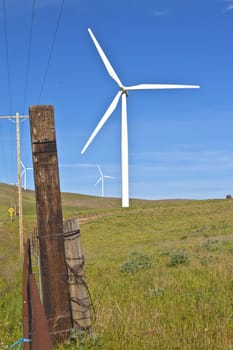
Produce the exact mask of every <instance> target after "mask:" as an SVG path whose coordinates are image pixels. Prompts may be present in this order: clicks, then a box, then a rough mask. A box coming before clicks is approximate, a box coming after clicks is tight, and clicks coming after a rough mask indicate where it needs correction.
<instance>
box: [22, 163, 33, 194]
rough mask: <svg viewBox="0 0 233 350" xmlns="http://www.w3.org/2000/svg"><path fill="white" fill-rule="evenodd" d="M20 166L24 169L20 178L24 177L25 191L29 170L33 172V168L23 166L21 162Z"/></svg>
mask: <svg viewBox="0 0 233 350" xmlns="http://www.w3.org/2000/svg"><path fill="white" fill-rule="evenodd" d="M20 164H21V166H22V168H23V171H22V172H21V174H20V176H21V177H22V176H23V175H24V185H23V188H24V191H26V190H27V170H33V169H32V168H27V167H25V165H24V164H23V162H22V161H20Z"/></svg>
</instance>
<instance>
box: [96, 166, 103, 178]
mask: <svg viewBox="0 0 233 350" xmlns="http://www.w3.org/2000/svg"><path fill="white" fill-rule="evenodd" d="M97 168H98V169H99V173H100V176H101V177H103V175H104V174H103V172H102V170H101V167H100V166H99V165H97Z"/></svg>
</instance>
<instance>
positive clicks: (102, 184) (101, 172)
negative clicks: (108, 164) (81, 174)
mask: <svg viewBox="0 0 233 350" xmlns="http://www.w3.org/2000/svg"><path fill="white" fill-rule="evenodd" d="M97 168H98V170H99V173H100V177H99V178H98V180H97V181H96V183H95V185H97V184H98V183H99V182H100V181H101V196H102V197H104V179H114V177H112V176H108V175H104V174H103V171H102V170H101V168H100V166H99V165H97Z"/></svg>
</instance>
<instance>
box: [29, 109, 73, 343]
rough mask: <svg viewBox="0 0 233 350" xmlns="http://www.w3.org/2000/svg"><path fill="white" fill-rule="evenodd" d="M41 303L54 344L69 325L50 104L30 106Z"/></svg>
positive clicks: (68, 331) (62, 235)
mask: <svg viewBox="0 0 233 350" xmlns="http://www.w3.org/2000/svg"><path fill="white" fill-rule="evenodd" d="M29 115H30V130H31V142H32V157H33V168H34V182H35V195H36V210H37V227H38V237H39V245H40V266H41V280H42V294H43V304H44V309H45V314H46V318H47V320H48V326H49V332H50V335H51V339H52V342H53V344H56V343H60V342H62V341H63V340H64V339H66V338H67V337H68V336H69V333H70V330H71V328H72V321H71V319H72V317H71V306H70V299H69V286H68V272H67V266H66V262H65V248H64V233H63V217H62V204H61V193H60V181H59V172H58V158H57V146H56V133H55V125H54V110H53V106H47V105H45V106H31V107H30V108H29Z"/></svg>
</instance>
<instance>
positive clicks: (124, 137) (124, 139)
mask: <svg viewBox="0 0 233 350" xmlns="http://www.w3.org/2000/svg"><path fill="white" fill-rule="evenodd" d="M88 31H89V34H90V36H91V38H92V40H93V42H94V44H95V46H96V49H97V51H98V53H99V55H100V57H101V58H102V61H103V63H104V65H105V68H106V69H107V71H108V73H109V75H110V76H111V77H112V79H113V80H115V82H116V83H117V85H118V86H119V91H118V93H117V94H116V96H115V97H114V99H113V101H112V103H111V104H110V106H109V107H108V109H107V110H106V112H105V113H104V115H103V117H102V119H101V120H100V121H99V123H98V125H97V126H96V128H95V130H94V131H93V133H92V134H91V136H90V138H89V140H88V141H87V143H86V144H85V146H84V147H83V149H82V151H81V153H82V154H83V153H84V152H85V151H86V149H87V147H88V146H89V145H90V143H91V142H92V140H93V139H94V137H95V136H96V135H97V133H98V132H99V130H100V129H101V128H102V126H103V125H104V123H105V122H106V121H107V120H108V118H109V117H110V116H111V114H112V113H113V111H114V110H115V109H116V107H117V104H118V101H119V99H120V97H121V98H122V112H121V167H122V169H121V171H122V207H128V206H129V170H128V167H129V165H128V130H127V107H126V97H127V96H128V91H130V90H154V89H155V90H157V89H193V88H199V87H200V86H199V85H176V84H139V85H133V86H124V85H123V84H122V82H121V81H120V79H119V77H118V76H117V74H116V72H115V71H114V69H113V67H112V65H111V63H110V62H109V60H108V58H107V56H106V55H105V53H104V52H103V50H102V48H101V47H100V45H99V43H98V41H97V40H96V38H95V36H94V34H93V33H92V31H91V29H90V28H89V29H88Z"/></svg>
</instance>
